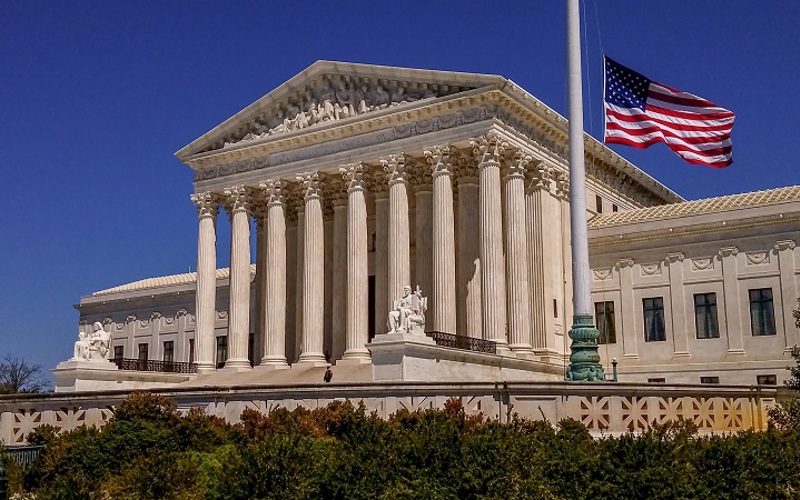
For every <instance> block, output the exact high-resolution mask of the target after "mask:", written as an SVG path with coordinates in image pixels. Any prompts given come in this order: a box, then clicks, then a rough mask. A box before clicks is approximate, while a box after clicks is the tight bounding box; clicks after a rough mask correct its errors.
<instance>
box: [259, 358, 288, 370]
mask: <svg viewBox="0 0 800 500" xmlns="http://www.w3.org/2000/svg"><path fill="white" fill-rule="evenodd" d="M256 368H257V369H259V370H287V369H289V363H287V362H286V358H285V357H283V356H264V357H263V358H261V364H259V365H258V366H257V367H256Z"/></svg>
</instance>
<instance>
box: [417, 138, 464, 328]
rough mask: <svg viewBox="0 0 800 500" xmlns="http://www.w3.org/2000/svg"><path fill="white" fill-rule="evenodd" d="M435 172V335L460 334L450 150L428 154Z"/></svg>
mask: <svg viewBox="0 0 800 500" xmlns="http://www.w3.org/2000/svg"><path fill="white" fill-rule="evenodd" d="M425 158H426V159H427V160H428V164H429V165H430V166H431V168H432V170H433V174H432V175H433V248H435V249H436V250H435V251H434V252H433V290H432V293H431V298H432V299H433V300H432V302H433V304H432V306H433V321H432V327H433V330H434V331H437V332H445V333H456V288H455V282H456V262H455V258H456V248H455V247H456V241H455V233H454V229H455V227H454V226H455V220H454V216H453V183H452V178H451V177H452V173H453V167H452V164H451V163H450V148H448V147H435V148H433V150H432V151H425Z"/></svg>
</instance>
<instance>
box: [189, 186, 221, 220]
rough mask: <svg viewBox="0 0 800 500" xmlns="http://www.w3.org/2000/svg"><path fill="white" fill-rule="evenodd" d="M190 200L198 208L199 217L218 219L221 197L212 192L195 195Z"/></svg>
mask: <svg viewBox="0 0 800 500" xmlns="http://www.w3.org/2000/svg"><path fill="white" fill-rule="evenodd" d="M190 199H191V200H192V203H194V205H195V206H196V207H197V215H199V216H200V217H201V218H203V217H212V218H216V217H217V213H218V212H219V197H218V196H217V195H216V194H215V193H212V192H211V191H205V192H202V193H195V194H193V195H192V196H191V197H190Z"/></svg>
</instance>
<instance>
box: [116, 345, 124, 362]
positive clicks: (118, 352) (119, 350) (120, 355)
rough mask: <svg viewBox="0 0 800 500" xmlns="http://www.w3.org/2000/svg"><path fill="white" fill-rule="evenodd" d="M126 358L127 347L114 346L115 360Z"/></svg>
mask: <svg viewBox="0 0 800 500" xmlns="http://www.w3.org/2000/svg"><path fill="white" fill-rule="evenodd" d="M124 357H125V346H121V345H117V346H114V359H122V358H124Z"/></svg>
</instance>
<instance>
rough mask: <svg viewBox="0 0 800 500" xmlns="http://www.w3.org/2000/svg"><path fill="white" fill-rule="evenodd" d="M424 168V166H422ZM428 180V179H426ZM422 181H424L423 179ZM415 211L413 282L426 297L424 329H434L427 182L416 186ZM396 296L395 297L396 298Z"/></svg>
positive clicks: (430, 201) (430, 210)
mask: <svg viewBox="0 0 800 500" xmlns="http://www.w3.org/2000/svg"><path fill="white" fill-rule="evenodd" d="M423 168H424V167H423ZM428 180H429V179H428ZM423 182H424V181H423ZM415 196H416V200H415V201H416V205H417V206H416V211H415V217H414V224H415V226H416V242H415V243H416V252H415V256H414V257H415V258H414V274H415V278H414V283H413V284H412V283H407V284H409V285H411V286H412V287H414V286H419V287H420V288H421V289H422V293H423V295H425V296H426V297H430V299H428V314H427V315H426V316H425V323H426V325H425V330H436V328H435V327H434V326H432V325H433V317H432V316H433V314H435V313H433V311H434V310H435V309H436V299H435V298H434V297H433V293H432V291H433V258H434V257H433V254H434V252H433V249H434V243H433V240H432V238H433V228H432V223H433V221H432V219H433V212H434V208H433V192H432V186H431V185H430V184H428V183H424V184H418V185H417V186H416V193H415ZM396 298H397V297H395V299H396Z"/></svg>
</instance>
